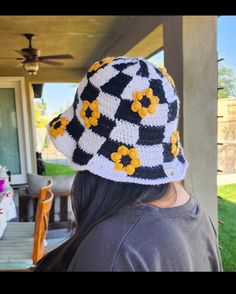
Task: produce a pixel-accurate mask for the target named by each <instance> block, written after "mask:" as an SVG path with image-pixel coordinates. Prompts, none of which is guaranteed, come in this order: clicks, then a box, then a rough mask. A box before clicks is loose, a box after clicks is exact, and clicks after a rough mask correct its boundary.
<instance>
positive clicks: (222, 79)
mask: <svg viewBox="0 0 236 294" xmlns="http://www.w3.org/2000/svg"><path fill="white" fill-rule="evenodd" d="M218 87H219V88H221V87H222V88H224V89H221V90H219V91H218V98H229V97H236V77H235V74H234V72H233V69H232V68H230V67H227V66H225V65H221V66H220V67H219V70H218Z"/></svg>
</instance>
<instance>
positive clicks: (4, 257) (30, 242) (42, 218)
mask: <svg viewBox="0 0 236 294" xmlns="http://www.w3.org/2000/svg"><path fill="white" fill-rule="evenodd" d="M51 187H52V183H51V182H49V183H48V186H46V187H43V188H42V189H41V193H40V197H39V199H38V205H37V211H36V218H35V225H34V236H33V237H32V236H30V233H29V232H30V231H29V230H25V231H24V230H23V232H24V234H25V236H21V237H20V238H19V237H18V238H14V237H13V234H12V232H13V231H14V232H16V231H17V226H18V228H19V231H22V230H21V227H23V226H26V224H24V223H15V224H14V226H15V228H14V230H13V231H12V232H10V229H9V230H8V232H6V234H5V235H4V238H3V239H1V240H0V269H1V270H22V269H27V268H31V267H32V266H33V265H34V264H35V263H36V262H38V261H39V259H41V258H42V257H43V255H44V254H45V237H46V233H47V228H48V221H49V212H50V209H51V207H52V202H53V197H54V195H53V193H52V191H51ZM9 224H11V223H8V225H9ZM29 226H31V230H32V223H31V224H29ZM7 236H8V237H9V238H7Z"/></svg>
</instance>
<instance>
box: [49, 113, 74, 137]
mask: <svg viewBox="0 0 236 294" xmlns="http://www.w3.org/2000/svg"><path fill="white" fill-rule="evenodd" d="M68 124H69V121H68V119H66V118H65V117H59V119H58V120H56V121H54V122H53V123H52V125H51V126H50V128H49V132H50V134H51V135H52V137H53V138H54V139H56V138H57V137H58V136H63V135H64V132H65V128H66V126H67V125H68Z"/></svg>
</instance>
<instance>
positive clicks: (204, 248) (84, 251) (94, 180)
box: [35, 57, 222, 271]
mask: <svg viewBox="0 0 236 294" xmlns="http://www.w3.org/2000/svg"><path fill="white" fill-rule="evenodd" d="M178 114H179V99H178V96H177V94H176V90H175V85H174V81H173V80H172V78H171V77H170V76H169V75H168V74H167V72H166V71H165V69H163V68H162V69H161V68H157V67H155V66H154V65H153V64H151V63H149V62H148V61H146V60H144V59H141V58H127V57H117V58H114V57H107V58H105V59H103V60H102V61H100V62H96V63H95V64H93V65H92V66H91V67H90V68H89V70H88V72H87V74H86V76H85V77H84V79H83V80H82V81H81V83H80V85H79V88H78V90H77V93H76V96H75V100H74V103H73V105H72V106H71V107H70V108H69V109H68V110H66V111H65V112H64V113H62V114H61V115H59V116H58V117H56V118H55V119H54V120H52V121H51V123H50V124H49V127H48V131H49V134H50V136H51V139H52V141H53V143H54V144H55V146H56V148H58V149H59V150H60V151H61V152H62V153H63V154H64V155H65V156H66V157H68V158H69V159H70V162H71V166H72V167H73V168H74V169H76V170H78V171H79V172H78V173H77V175H76V177H75V180H74V184H73V187H72V203H73V211H74V214H75V219H76V228H75V231H74V232H73V235H72V236H71V238H70V239H69V240H68V241H67V242H65V243H64V244H63V245H61V246H60V247H59V248H57V249H56V250H54V251H52V252H50V253H49V254H48V255H46V256H45V257H44V258H43V259H42V260H41V261H40V262H39V263H38V264H37V266H36V268H35V270H36V271H221V270H222V265H221V260H220V255H219V250H218V245H217V238H216V233H215V230H214V228H213V225H212V223H211V221H210V219H209V217H208V216H207V215H206V213H205V212H204V210H203V208H202V207H201V205H200V203H199V201H198V200H197V199H196V198H195V197H194V196H192V195H190V194H189V193H187V192H186V191H185V189H184V188H183V186H182V185H181V184H180V183H179V182H180V181H181V180H183V179H184V177H185V173H186V169H187V167H188V161H187V160H186V159H185V157H184V153H183V149H182V147H181V144H180V138H179V132H178Z"/></svg>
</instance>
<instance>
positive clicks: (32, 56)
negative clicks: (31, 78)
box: [15, 34, 74, 75]
mask: <svg viewBox="0 0 236 294" xmlns="http://www.w3.org/2000/svg"><path fill="white" fill-rule="evenodd" d="M24 36H25V38H26V39H27V40H28V41H29V46H28V47H27V48H22V49H21V50H15V51H16V52H17V53H19V54H21V55H22V56H23V58H16V59H17V60H21V61H22V62H21V64H22V65H23V67H24V69H25V70H26V71H27V72H28V74H29V75H36V74H37V72H38V70H39V63H40V62H42V63H46V64H48V65H52V66H60V65H63V63H61V62H57V61H52V60H51V59H73V58H74V57H73V56H72V55H69V54H64V55H47V56H40V53H41V51H40V50H39V49H36V48H33V47H32V39H33V38H34V37H35V35H34V34H24Z"/></svg>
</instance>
